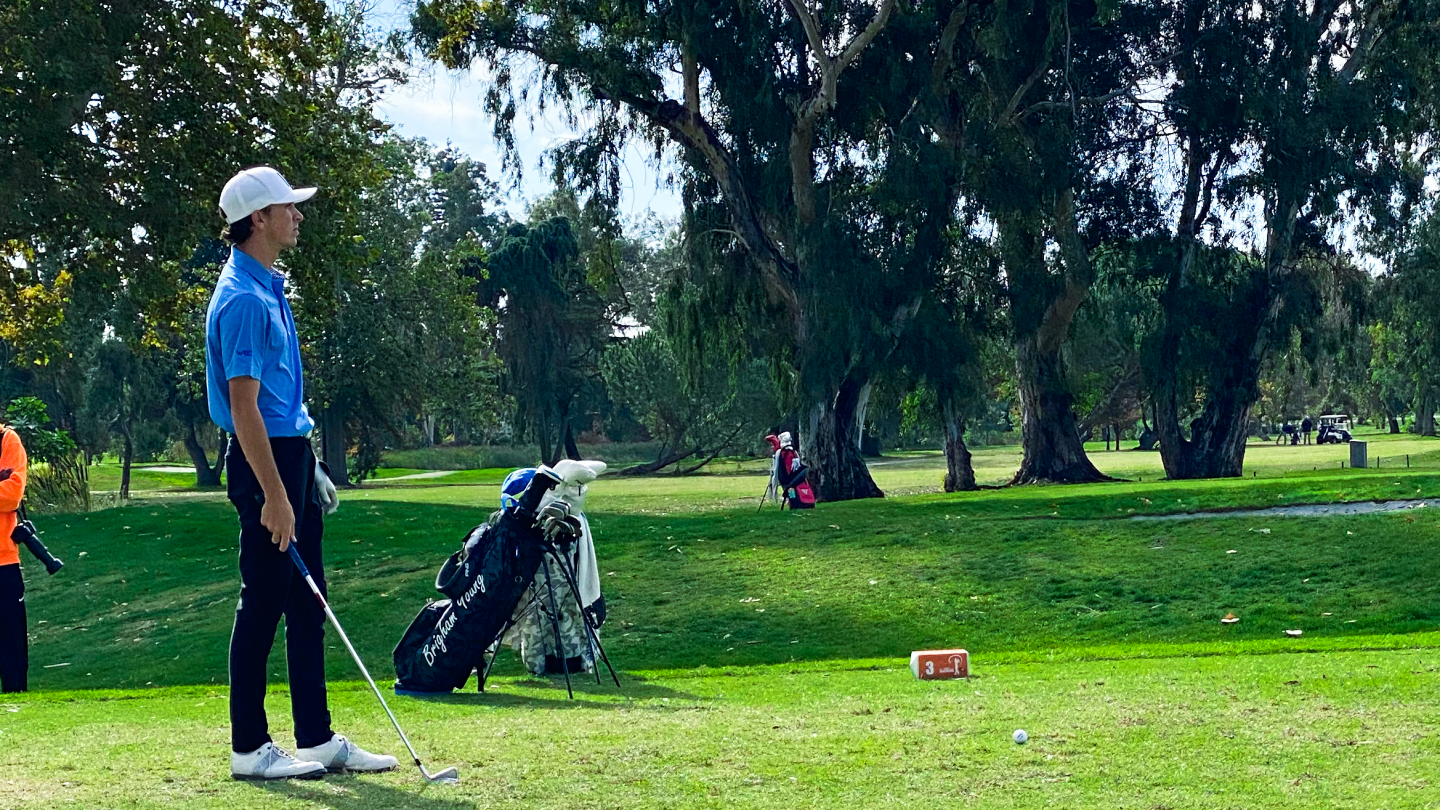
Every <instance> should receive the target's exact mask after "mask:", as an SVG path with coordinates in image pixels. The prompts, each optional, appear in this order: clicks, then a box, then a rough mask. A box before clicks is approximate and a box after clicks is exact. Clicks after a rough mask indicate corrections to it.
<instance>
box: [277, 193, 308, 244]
mask: <svg viewBox="0 0 1440 810" xmlns="http://www.w3.org/2000/svg"><path fill="white" fill-rule="evenodd" d="M274 210H275V231H276V233H275V238H276V241H278V242H279V243H280V244H281V245H284V246H285V247H287V248H292V247H295V245H297V244H299V242H300V223H301V222H304V221H305V215H304V214H302V213H300V209H299V208H296V207H295V203H286V204H285V205H277V206H275V209H274Z"/></svg>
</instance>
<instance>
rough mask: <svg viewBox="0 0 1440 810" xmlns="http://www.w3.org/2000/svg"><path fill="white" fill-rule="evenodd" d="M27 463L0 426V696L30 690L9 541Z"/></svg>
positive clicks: (14, 551)
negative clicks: (3, 693)
mask: <svg viewBox="0 0 1440 810" xmlns="http://www.w3.org/2000/svg"><path fill="white" fill-rule="evenodd" d="M28 463H29V462H28V459H27V458H26V456H25V445H23V444H21V443H20V434H18V433H16V432H15V431H13V430H11V429H10V428H8V427H6V426H4V425H0V692H24V691H25V690H26V689H28V688H29V683H28V682H27V679H28V678H29V673H30V644H29V637H28V633H29V629H28V628H27V627H26V623H25V580H24V579H23V578H21V576H20V546H19V545H18V544H16V543H15V541H14V540H13V539H12V538H13V536H14V534H15V526H16V524H17V523H18V522H19V516H18V515H17V514H16V513H17V512H19V510H20V503H21V502H22V501H24V500H25V476H26V472H27V465H28Z"/></svg>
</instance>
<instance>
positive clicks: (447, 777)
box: [289, 540, 460, 785]
mask: <svg viewBox="0 0 1440 810" xmlns="http://www.w3.org/2000/svg"><path fill="white" fill-rule="evenodd" d="M289 551H290V559H292V560H294V561H295V567H296V568H298V569H300V576H302V577H305V584H307V585H309V586H310V593H313V594H315V599H316V600H317V601H319V602H320V607H321V608H322V609H324V611H325V618H327V619H329V620H330V624H332V625H334V627H335V632H337V633H339V634H340V640H341V641H343V642H345V649H347V650H349V651H350V657H351V658H354V659H355V666H357V667H360V674H361V675H364V676H365V681H366V683H368V684H370V688H371V689H372V690H374V692H375V697H377V698H379V700H380V707H381V708H382V709H384V710H385V714H387V715H389V717H390V722H391V723H392V724H393V725H394V726H395V732H396V733H397V734H399V735H400V741H401V742H403V743H405V748H406V749H408V750H409V751H410V758H411V759H413V760H415V767H417V768H419V769H420V773H422V774H424V775H425V778H426V779H428V780H429V781H431V782H442V783H445V784H451V785H453V784H457V783H459V781H460V774H459V772H458V771H456V770H455V769H454V768H446V769H445V770H443V771H439V772H438V773H433V774H432V773H430V772H429V771H427V770H425V766H424V765H422V764H420V755H419V754H417V753H415V746H413V745H411V744H410V738H409V737H406V736H405V731H404V730H403V729H401V728H400V721H399V720H396V719H395V713H394V712H392V711H390V707H389V706H388V705H386V703H385V696H384V695H382V694H380V688H379V687H377V686H376V685H375V679H374V678H372V677H370V671H369V670H367V669H366V668H365V662H364V661H361V660H360V654H359V653H357V652H355V646H354V645H352V644H351V643H350V639H349V637H347V636H346V635H345V628H343V627H341V626H340V620H339V619H337V618H335V613H334V611H332V610H330V604H329V603H328V602H326V601H325V597H324V595H322V594H321V593H320V588H319V587H318V586H316V585H315V579H314V578H313V577H311V576H310V571H309V569H307V568H306V567H305V561H304V560H302V559H300V550H299V549H298V548H296V547H295V541H294V540H291V541H290V549H289Z"/></svg>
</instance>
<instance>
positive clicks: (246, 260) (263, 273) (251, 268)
mask: <svg viewBox="0 0 1440 810" xmlns="http://www.w3.org/2000/svg"><path fill="white" fill-rule="evenodd" d="M230 264H232V265H234V266H235V269H237V270H242V271H244V272H246V273H249V274H250V277H251V278H253V279H255V280H256V281H258V282H260V283H261V284H264V285H265V286H266V287H268V288H270V289H274V288H275V282H276V281H277V280H279V281H280V282H281V284H282V285H283V284H284V279H285V277H284V276H283V275H281V274H279V273H277V272H275V271H274V270H271V269H269V268H267V267H266V266H265V265H263V264H261V263H260V262H258V261H256V260H255V257H253V256H251V255H250V254H248V253H246V252H245V251H243V250H241V249H240V248H239V247H232V248H230Z"/></svg>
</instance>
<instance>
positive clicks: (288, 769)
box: [230, 743, 325, 780]
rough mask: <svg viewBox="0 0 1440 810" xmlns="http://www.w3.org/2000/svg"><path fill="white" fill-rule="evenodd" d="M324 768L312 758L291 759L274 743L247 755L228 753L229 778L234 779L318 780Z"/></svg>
mask: <svg viewBox="0 0 1440 810" xmlns="http://www.w3.org/2000/svg"><path fill="white" fill-rule="evenodd" d="M324 775H325V766H324V765H323V764H321V763H320V762H318V761H316V760H315V758H314V757H299V758H296V757H292V756H290V755H289V754H288V753H286V752H285V751H284V750H283V749H281V748H279V747H277V746H276V745H275V744H274V743H265V744H264V745H262V746H260V747H259V748H257V749H255V750H254V751H251V752H250V753H248V754H237V753H235V752H234V751H231V752H230V776H231V777H233V778H235V779H257V780H263V779H319V778H320V777H322V776H324Z"/></svg>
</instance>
